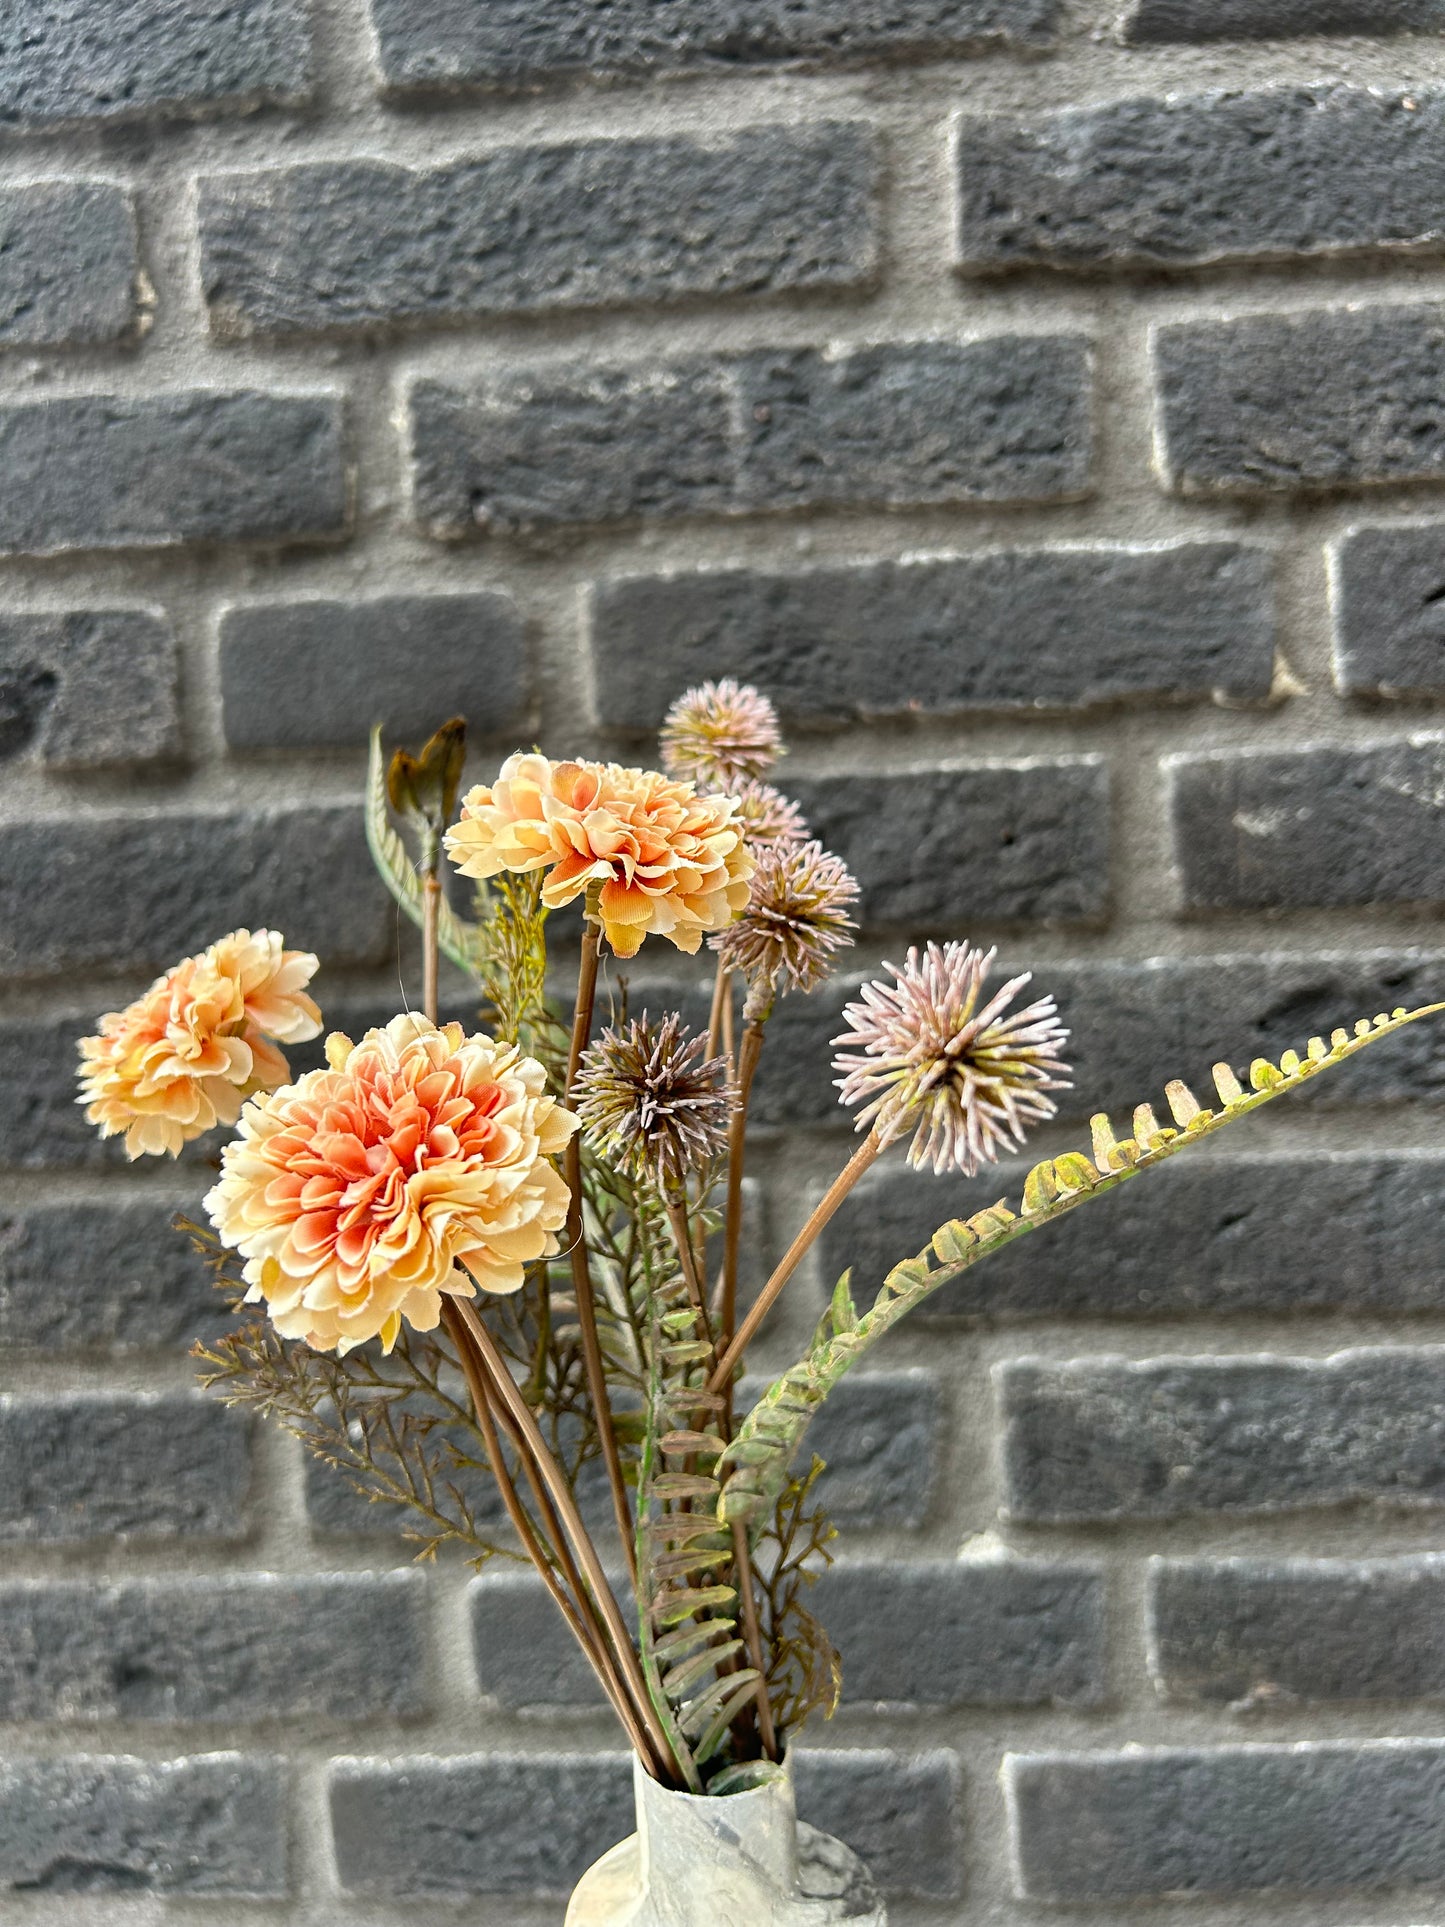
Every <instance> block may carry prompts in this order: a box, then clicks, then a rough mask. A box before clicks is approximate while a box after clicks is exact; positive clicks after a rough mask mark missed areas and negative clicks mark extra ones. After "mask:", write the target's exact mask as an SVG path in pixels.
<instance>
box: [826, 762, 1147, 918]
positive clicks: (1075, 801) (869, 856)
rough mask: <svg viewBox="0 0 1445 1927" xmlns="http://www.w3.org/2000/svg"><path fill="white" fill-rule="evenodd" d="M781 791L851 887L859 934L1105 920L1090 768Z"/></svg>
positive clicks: (959, 772)
mask: <svg viewBox="0 0 1445 1927" xmlns="http://www.w3.org/2000/svg"><path fill="white" fill-rule="evenodd" d="M789 789H790V792H791V794H792V795H794V796H795V797H796V798H797V800H798V802H799V803H801V805H802V807H803V812H804V814H805V816H806V817H807V819H808V822H809V823H810V824H811V826H812V829H813V832H814V834H815V835H816V836H818V837H819V838H820V839H821V840H822V842H823V843H824V844H825V845H826V846H827V847H828V848H829V849H830V850H836V851H837V852H838V853H839V855H840V856H842V857H843V859H844V860H845V862H846V863H847V864H848V867H849V868H850V869H851V870H852V872H853V874H854V876H856V877H857V879H858V883H859V886H860V890H861V895H860V898H859V915H860V920H861V921H862V923H863V924H864V925H865V926H868V927H874V928H876V927H878V926H898V925H904V926H907V927H908V928H909V929H910V930H917V929H920V928H926V929H930V930H935V931H942V932H944V933H945V934H946V935H948V936H958V935H962V934H963V932H964V930H965V929H966V928H967V927H969V926H970V925H971V926H973V927H975V928H976V927H977V926H978V924H979V923H981V922H984V921H987V922H990V923H995V922H1008V923H1015V922H1019V923H1059V924H1067V923H1089V922H1094V921H1096V920H1097V919H1099V918H1101V917H1102V916H1103V915H1104V913H1105V910H1106V908H1107V905H1108V900H1109V768H1108V763H1107V762H1106V760H1105V759H1104V758H1103V757H1101V756H1071V757H1057V758H1053V757H1024V758H1021V759H1020V760H1019V761H1017V762H1012V763H974V764H971V765H969V766H967V767H960V768H945V769H940V768H932V769H921V770H914V771H911V772H909V773H907V774H904V773H902V772H898V773H896V774H891V775H887V776H880V775H873V774H866V775H865V774H850V775H848V776H847V777H821V776H820V777H808V778H798V779H794V780H793V781H792V782H791V783H790V784H789ZM901 849H906V850H908V851H909V853H910V855H909V861H908V864H907V865H906V866H900V864H899V862H898V852H899V851H900V850H901ZM965 920H966V921H965Z"/></svg>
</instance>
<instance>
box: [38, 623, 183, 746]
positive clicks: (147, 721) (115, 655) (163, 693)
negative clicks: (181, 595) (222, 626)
mask: <svg viewBox="0 0 1445 1927" xmlns="http://www.w3.org/2000/svg"><path fill="white" fill-rule="evenodd" d="M180 742H181V713H180V690H179V669H178V664H177V658H176V641H175V636H174V634H173V632H172V630H171V626H170V623H169V622H168V621H167V620H166V618H165V617H164V616H163V615H161V614H160V613H159V612H158V611H155V610H150V609H71V610H67V611H65V612H64V613H56V614H41V613H35V614H20V613H15V614H8V615H7V614H0V763H5V762H8V761H9V760H10V759H11V758H12V757H16V756H20V755H23V754H26V753H30V754H33V755H34V757H35V759H36V761H37V762H39V764H40V765H41V767H42V768H43V769H53V770H73V769H107V768H112V767H117V766H124V765H126V764H130V763H152V762H160V761H165V760H167V759H169V758H173V757H175V756H176V755H177V754H178V753H179V750H180Z"/></svg>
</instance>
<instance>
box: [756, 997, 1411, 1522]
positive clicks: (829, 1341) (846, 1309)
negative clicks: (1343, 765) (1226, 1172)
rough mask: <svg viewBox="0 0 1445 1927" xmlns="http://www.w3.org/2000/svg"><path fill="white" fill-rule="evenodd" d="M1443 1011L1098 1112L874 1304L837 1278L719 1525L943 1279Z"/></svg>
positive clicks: (1364, 1027)
mask: <svg viewBox="0 0 1445 1927" xmlns="http://www.w3.org/2000/svg"><path fill="white" fill-rule="evenodd" d="M1442 1009H1445V1005H1442V1004H1431V1005H1429V1006H1427V1007H1426V1008H1424V1009H1421V1010H1414V1011H1405V1010H1396V1011H1394V1012H1392V1013H1391V1014H1390V1015H1389V1016H1380V1017H1376V1018H1375V1019H1374V1020H1373V1021H1371V1020H1370V1019H1368V1018H1362V1019H1361V1020H1360V1022H1359V1023H1357V1024H1356V1025H1355V1027H1354V1030H1353V1032H1350V1031H1345V1030H1337V1031H1335V1032H1334V1033H1333V1035H1332V1036H1331V1038H1330V1041H1329V1043H1328V1044H1326V1042H1325V1041H1324V1039H1323V1038H1320V1037H1312V1038H1311V1039H1310V1041H1309V1043H1308V1045H1307V1046H1306V1048H1305V1050H1304V1052H1303V1054H1301V1053H1300V1052H1297V1051H1286V1052H1285V1054H1284V1056H1283V1057H1282V1058H1281V1059H1280V1061H1279V1063H1278V1064H1277V1065H1276V1064H1271V1063H1269V1062H1268V1061H1267V1060H1266V1059H1264V1058H1256V1060H1255V1061H1254V1063H1252V1064H1251V1065H1250V1067H1249V1088H1248V1089H1247V1090H1246V1089H1245V1088H1244V1087H1243V1086H1242V1085H1241V1084H1240V1081H1239V1079H1238V1078H1237V1077H1236V1076H1235V1074H1234V1072H1233V1071H1232V1070H1231V1069H1230V1067H1229V1066H1228V1065H1227V1064H1216V1065H1215V1066H1214V1081H1215V1086H1216V1088H1217V1091H1218V1094H1219V1099H1220V1108H1219V1109H1218V1110H1207V1109H1205V1108H1204V1107H1203V1106H1202V1105H1201V1104H1200V1103H1199V1102H1198V1100H1197V1099H1196V1098H1195V1096H1194V1094H1193V1092H1192V1091H1190V1090H1189V1088H1188V1087H1187V1086H1186V1085H1184V1084H1182V1083H1179V1082H1177V1081H1176V1082H1175V1083H1172V1084H1170V1085H1168V1086H1167V1087H1166V1091H1165V1095H1166V1097H1167V1099H1168V1103H1169V1108H1170V1112H1171V1115H1172V1116H1173V1119H1174V1124H1173V1126H1172V1127H1170V1126H1167V1125H1165V1126H1161V1125H1160V1123H1159V1122H1158V1119H1157V1118H1156V1117H1155V1114H1154V1111H1153V1108H1152V1107H1151V1106H1150V1105H1148V1104H1141V1105H1140V1106H1139V1107H1138V1109H1137V1110H1136V1111H1135V1112H1134V1116H1133V1122H1132V1135H1130V1136H1129V1137H1126V1138H1123V1139H1119V1138H1116V1137H1115V1135H1114V1130H1113V1127H1112V1125H1111V1124H1110V1121H1109V1119H1108V1117H1107V1116H1105V1115H1103V1114H1102V1113H1100V1114H1099V1115H1098V1116H1096V1117H1094V1118H1093V1119H1092V1120H1091V1131H1092V1137H1093V1153H1094V1155H1093V1158H1092V1160H1091V1159H1089V1158H1087V1157H1085V1156H1084V1155H1083V1154H1082V1153H1081V1152H1069V1153H1067V1154H1066V1155H1065V1156H1063V1157H1060V1158H1051V1159H1046V1160H1045V1161H1044V1162H1043V1163H1041V1164H1036V1165H1035V1166H1034V1168H1033V1169H1032V1170H1031V1171H1030V1172H1029V1174H1028V1177H1027V1178H1026V1179H1025V1181H1024V1188H1023V1198H1022V1201H1021V1204H1020V1208H1019V1210H1018V1211H1017V1212H1015V1211H1013V1210H1012V1209H1011V1208H1010V1207H1009V1206H1008V1205H1007V1204H1006V1203H1004V1202H1002V1201H1000V1202H999V1203H998V1204H995V1205H990V1206H989V1207H988V1208H987V1209H986V1210H983V1211H977V1212H975V1213H974V1214H973V1216H972V1217H970V1218H966V1219H957V1220H955V1221H953V1222H952V1223H950V1224H945V1225H942V1226H941V1227H940V1228H939V1229H938V1230H937V1231H936V1232H935V1233H934V1234H933V1237H932V1239H931V1240H930V1242H929V1244H928V1247H927V1249H926V1250H924V1251H921V1252H920V1253H919V1254H918V1256H917V1257H916V1258H909V1259H906V1260H905V1261H904V1262H903V1263H902V1264H899V1265H895V1266H894V1267H893V1269H892V1270H891V1271H890V1272H889V1273H888V1276H887V1277H886V1278H885V1279H884V1281H883V1285H882V1289H881V1290H880V1291H879V1293H878V1296H877V1298H876V1299H875V1301H874V1303H873V1306H872V1309H871V1310H870V1311H868V1312H866V1313H865V1314H864V1315H863V1316H862V1317H861V1318H860V1317H858V1316H857V1314H856V1312H855V1310H854V1307H853V1302H852V1299H851V1297H850V1296H849V1292H848V1280H847V1277H846V1275H845V1276H844V1278H843V1279H841V1280H840V1281H839V1284H838V1288H837V1290H836V1291H835V1292H834V1294H833V1302H832V1305H831V1306H830V1308H829V1311H828V1313H827V1314H826V1315H825V1317H824V1319H823V1322H822V1324H821V1325H820V1326H819V1328H818V1331H817V1332H816V1333H815V1334H814V1338H813V1342H812V1345H811V1346H810V1348H809V1350H808V1353H807V1355H806V1356H805V1357H804V1358H803V1359H801V1360H800V1361H799V1363H798V1364H796V1365H794V1366H793V1367H792V1368H791V1369H790V1370H789V1371H786V1372H784V1373H783V1375H782V1377H781V1378H779V1379H776V1380H775V1381H774V1382H773V1384H772V1385H770V1386H769V1387H768V1389H767V1391H766V1392H765V1393H764V1395H763V1397H762V1398H761V1399H760V1400H759V1401H758V1403H757V1404H756V1405H755V1406H754V1408H753V1410H752V1411H751V1412H750V1413H749V1414H748V1416H747V1417H746V1419H744V1421H743V1423H742V1425H741V1426H740V1427H739V1428H738V1432H737V1435H736V1437H735V1438H734V1439H733V1440H732V1442H731V1443H730V1444H729V1445H728V1446H727V1448H726V1450H725V1452H724V1453H723V1454H722V1455H721V1461H720V1462H721V1463H723V1464H724V1465H726V1466H727V1467H728V1468H729V1473H728V1476H727V1479H726V1482H725V1484H724V1486H723V1492H722V1499H721V1502H720V1504H719V1507H718V1517H719V1519H720V1520H721V1521H722V1522H723V1523H725V1524H731V1523H733V1522H734V1521H744V1522H748V1523H749V1524H750V1525H751V1522H753V1521H755V1520H756V1519H757V1518H758V1516H759V1515H760V1514H762V1513H764V1512H766V1511H767V1509H768V1508H769V1507H771V1506H773V1505H774V1504H775V1503H776V1502H777V1500H778V1498H779V1496H780V1494H781V1493H782V1492H783V1490H784V1488H785V1485H786V1482H787V1477H788V1467H789V1465H790V1464H791V1463H792V1460H793V1455H794V1453H795V1452H796V1451H797V1448H798V1445H799V1442H800V1441H801V1439H802V1437H803V1434H804V1432H805V1431H806V1430H807V1427H808V1424H809V1421H810V1420H811V1419H812V1416H813V1414H814V1412H816V1411H817V1409H818V1407H819V1406H820V1405H821V1404H822V1402H823V1400H824V1399H825V1398H826V1397H827V1395H828V1393H829V1392H830V1391H832V1389H833V1387H834V1386H835V1385H836V1384H837V1383H838V1381H839V1379H840V1378H842V1376H843V1374H844V1373H845V1372H846V1371H847V1370H848V1368H849V1367H850V1366H851V1365H852V1364H853V1363H854V1361H855V1360H856V1359H858V1358H861V1357H862V1355H863V1353H864V1352H866V1351H867V1350H868V1349H869V1348H870V1347H871V1346H872V1345H874V1344H876V1343H877V1341H878V1340H879V1339H880V1338H882V1337H883V1335H884V1333H885V1332H888V1331H891V1330H892V1328H893V1326H894V1325H896V1324H897V1323H898V1321H899V1320H900V1319H901V1318H903V1317H905V1316H906V1315H907V1314H908V1313H909V1312H910V1311H912V1310H913V1309H914V1308H915V1307H916V1306H918V1305H920V1304H921V1303H922V1302H923V1300H924V1299H925V1298H927V1297H929V1296H930V1294H931V1293H933V1292H935V1291H937V1290H938V1288H939V1287H940V1286H941V1285H946V1284H951V1283H952V1282H953V1280H954V1279H956V1278H960V1277H962V1276H963V1274H964V1273H965V1272H966V1271H968V1270H969V1269H971V1267H972V1266H974V1265H976V1264H978V1263H980V1262H981V1261H982V1260H983V1259H985V1258H989V1257H992V1256H993V1254H994V1253H995V1252H996V1251H1002V1250H1003V1249H1004V1247H1005V1246H1006V1245H1010V1244H1012V1243H1014V1241H1015V1240H1016V1239H1018V1238H1021V1237H1022V1236H1024V1234H1025V1233H1026V1232H1030V1231H1035V1230H1038V1229H1040V1228H1041V1227H1042V1226H1044V1225H1046V1224H1052V1223H1053V1221H1054V1220H1055V1219H1056V1218H1060V1217H1062V1216H1063V1215H1064V1214H1065V1212H1068V1211H1072V1210H1074V1209H1075V1208H1076V1207H1077V1206H1079V1205H1081V1204H1086V1203H1087V1202H1088V1201H1089V1200H1090V1199H1091V1198H1097V1197H1102V1196H1103V1194H1104V1193H1105V1192H1107V1191H1112V1190H1113V1189H1114V1188H1115V1187H1116V1186H1117V1185H1120V1184H1123V1183H1125V1182H1126V1181H1127V1180H1128V1179H1129V1178H1133V1177H1137V1176H1138V1175H1140V1174H1141V1173H1142V1172H1144V1171H1150V1170H1152V1169H1153V1168H1154V1167H1155V1166H1156V1165H1158V1164H1161V1163H1163V1162H1164V1160H1165V1159H1166V1158H1170V1157H1173V1156H1174V1154H1175V1153H1176V1152H1178V1151H1182V1150H1184V1149H1186V1148H1187V1147H1188V1146H1189V1145H1191V1144H1197V1143H1198V1142H1199V1141H1200V1140H1201V1139H1202V1138H1205V1137H1208V1136H1209V1135H1210V1134H1211V1133H1213V1132H1214V1131H1218V1130H1222V1129H1223V1128H1224V1126H1225V1125H1226V1124H1232V1123H1234V1122H1236V1120H1238V1119H1239V1118H1242V1117H1247V1116H1248V1115H1249V1114H1250V1113H1251V1112H1252V1111H1256V1110H1258V1109H1259V1107H1260V1106H1261V1105H1262V1104H1267V1103H1269V1102H1270V1101H1271V1100H1272V1099H1274V1098H1276V1097H1283V1096H1284V1095H1285V1094H1286V1093H1287V1092H1290V1091H1294V1090H1298V1089H1299V1088H1300V1087H1301V1086H1302V1085H1303V1084H1306V1083H1308V1082H1309V1080H1310V1079H1311V1078H1314V1077H1317V1076H1318V1075H1319V1074H1320V1073H1321V1072H1322V1071H1325V1070H1329V1069H1330V1068H1332V1067H1333V1066H1334V1065H1336V1064H1341V1063H1343V1062H1344V1061H1345V1059H1346V1058H1349V1057H1353V1056H1354V1055H1355V1054H1356V1052H1358V1051H1361V1050H1364V1049H1365V1048H1366V1046H1367V1045H1369V1044H1372V1043H1375V1042H1377V1041H1378V1040H1379V1039H1380V1038H1382V1037H1388V1036H1390V1035H1391V1034H1392V1033H1393V1032H1395V1031H1397V1030H1400V1029H1402V1028H1403V1027H1404V1026H1405V1025H1406V1024H1412V1023H1415V1022H1417V1021H1418V1020H1419V1019H1420V1018H1422V1017H1428V1016H1432V1015H1434V1014H1435V1013H1436V1012H1438V1011H1440V1010H1442Z"/></svg>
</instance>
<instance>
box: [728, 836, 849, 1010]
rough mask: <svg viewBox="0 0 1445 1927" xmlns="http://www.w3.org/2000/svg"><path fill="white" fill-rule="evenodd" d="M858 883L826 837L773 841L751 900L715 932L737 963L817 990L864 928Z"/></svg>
mask: <svg viewBox="0 0 1445 1927" xmlns="http://www.w3.org/2000/svg"><path fill="white" fill-rule="evenodd" d="M857 898H858V885H857V884H856V883H855V882H854V881H853V878H852V877H851V876H850V875H849V873H848V868H847V865H846V864H844V863H843V862H842V861H841V860H840V859H839V858H838V857H836V856H831V855H829V853H828V851H826V850H825V849H824V848H823V846H822V844H821V843H793V844H788V843H769V844H765V845H764V846H763V848H762V849H760V850H759V851H758V853H757V867H756V869H755V870H754V871H753V880H752V894H751V896H750V897H749V898H748V905H747V908H746V909H745V910H744V911H743V912H742V914H741V915H740V916H739V917H737V918H735V919H734V921H733V922H732V923H730V924H729V925H728V926H727V928H726V929H725V930H721V931H719V932H718V934H717V935H716V936H715V937H711V938H709V940H708V941H709V942H710V943H711V945H712V947H713V949H714V950H716V952H717V953H718V955H719V957H721V959H722V961H723V962H724V963H725V964H726V965H727V967H728V968H729V969H730V970H737V971H740V972H741V973H742V975H743V976H744V977H746V979H747V980H748V982H749V984H757V983H760V982H761V983H765V984H767V985H769V986H770V987H771V988H772V989H774V990H816V989H817V987H818V985H819V984H821V983H822V982H823V981H824V980H825V979H826V978H827V977H828V976H829V975H830V973H831V971H832V969H833V959H834V957H835V956H836V955H837V953H838V951H840V950H842V949H844V948H845V947H846V946H847V945H849V944H851V943H852V941H853V932H854V931H855V930H856V929H857V925H856V924H855V923H854V921H853V919H852V917H850V916H849V914H848V912H849V909H850V908H851V906H852V905H853V904H854V903H855V902H856V901H857Z"/></svg>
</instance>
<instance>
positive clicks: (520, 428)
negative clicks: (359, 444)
mask: <svg viewBox="0 0 1445 1927" xmlns="http://www.w3.org/2000/svg"><path fill="white" fill-rule="evenodd" d="M408 417H409V424H410V439H411V460H412V510H413V513H414V515H415V517H416V520H417V522H418V523H419V524H420V526H421V528H422V530H423V531H424V533H426V534H427V535H431V536H435V537H436V538H438V540H447V541H457V540H460V539H462V538H463V537H466V536H475V535H477V534H479V533H480V534H488V533H496V532H501V533H507V532H510V531H512V530H516V529H527V528H543V527H547V526H549V525H551V526H557V525H563V524H567V523H573V522H606V521H615V520H621V519H623V518H626V517H631V516H639V517H645V518H652V517H657V516H669V515H689V514H690V515H699V514H709V513H714V514H716V513H721V512H723V511H725V510H726V509H727V508H728V507H729V506H730V505H731V501H732V495H733V481H734V475H735V471H736V466H737V457H736V452H735V449H734V445H733V436H732V401H731V397H730V395H729V392H728V388H727V384H726V382H725V381H724V380H723V378H722V375H721V373H720V371H719V369H718V367H717V364H716V362H715V361H705V360H700V359H695V360H693V361H690V362H684V363H674V364H672V365H670V366H667V367H664V368H662V369H660V370H659V369H657V368H653V369H650V370H648V371H646V372H641V371H639V372H638V373H636V374H630V373H625V372H619V371H617V370H615V369H599V370H597V371H596V372H595V373H590V374H588V375H587V376H586V377H584V378H583V379H582V380H580V381H577V380H566V379H560V380H559V379H558V378H557V377H555V376H553V375H551V374H550V373H549V374H546V375H541V376H539V377H537V378H536V379H535V380H531V381H524V382H510V381H506V380H503V381H502V382H501V383H499V384H494V385H493V387H492V388H491V390H490V391H489V392H487V393H476V392H470V391H468V390H465V389H461V388H457V387H455V386H453V385H452V384H450V383H448V382H443V381H436V380H430V379H427V380H421V381H416V382H414V383H413V384H412V386H411V389H410V392H409V395H408Z"/></svg>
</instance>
